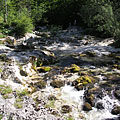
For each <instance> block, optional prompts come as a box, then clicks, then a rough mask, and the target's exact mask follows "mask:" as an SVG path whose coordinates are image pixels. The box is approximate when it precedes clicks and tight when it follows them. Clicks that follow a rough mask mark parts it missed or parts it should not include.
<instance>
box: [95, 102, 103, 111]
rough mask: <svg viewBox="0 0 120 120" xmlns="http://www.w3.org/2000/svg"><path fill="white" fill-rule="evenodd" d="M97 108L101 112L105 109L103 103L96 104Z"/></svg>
mask: <svg viewBox="0 0 120 120" xmlns="http://www.w3.org/2000/svg"><path fill="white" fill-rule="evenodd" d="M96 108H97V109H100V110H102V109H104V107H103V103H101V102H98V103H97V104H96Z"/></svg>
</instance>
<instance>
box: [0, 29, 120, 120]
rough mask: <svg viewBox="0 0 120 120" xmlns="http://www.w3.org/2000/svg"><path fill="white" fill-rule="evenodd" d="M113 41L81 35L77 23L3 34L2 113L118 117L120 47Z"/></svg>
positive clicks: (16, 118)
mask: <svg viewBox="0 0 120 120" xmlns="http://www.w3.org/2000/svg"><path fill="white" fill-rule="evenodd" d="M113 42H114V40H113V39H112V38H108V39H99V38H97V37H94V36H89V35H82V34H81V32H80V31H79V30H78V28H71V29H67V30H63V31H58V32H56V33H54V34H53V33H51V32H35V33H34V34H27V35H26V37H24V38H21V39H18V40H16V39H14V38H11V37H10V38H9V39H8V38H7V39H5V41H4V42H3V43H4V44H2V45H0V101H1V102H0V113H1V115H2V118H3V119H4V120H6V119H13V120H66V119H68V118H73V119H75V120H81V119H83V120H84V119H86V120H93V119H94V120H107V119H116V120H117V119H118V118H119V114H120V110H119V109H120V108H119V106H120V101H119V100H120V88H119V85H120V68H119V65H120V59H119V58H120V57H119V56H120V49H115V48H113V47H111V46H109V44H111V43H113ZM2 85H4V86H2ZM6 86H9V87H8V88H9V89H8V88H7V87H6ZM1 91H2V92H1ZM18 91H21V92H18ZM26 91H27V92H26ZM115 105H116V106H115ZM69 116H70V117H69ZM91 117H92V118H91Z"/></svg>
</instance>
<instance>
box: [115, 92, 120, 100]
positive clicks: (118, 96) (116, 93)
mask: <svg viewBox="0 0 120 120" xmlns="http://www.w3.org/2000/svg"><path fill="white" fill-rule="evenodd" d="M114 95H115V97H116V98H117V99H120V90H115V91H114Z"/></svg>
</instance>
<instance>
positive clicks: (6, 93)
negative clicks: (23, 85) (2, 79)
mask: <svg viewBox="0 0 120 120" xmlns="http://www.w3.org/2000/svg"><path fill="white" fill-rule="evenodd" d="M0 93H1V95H2V96H3V98H4V99H8V98H10V96H9V94H10V93H12V89H11V87H9V86H4V85H0Z"/></svg>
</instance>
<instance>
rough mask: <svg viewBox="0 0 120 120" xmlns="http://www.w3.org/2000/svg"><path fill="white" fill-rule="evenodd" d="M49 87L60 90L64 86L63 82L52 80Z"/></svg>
mask: <svg viewBox="0 0 120 120" xmlns="http://www.w3.org/2000/svg"><path fill="white" fill-rule="evenodd" d="M50 85H51V86H52V87H54V88H60V87H63V86H64V85H65V81H63V80H53V81H52V82H51V83H50Z"/></svg>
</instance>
